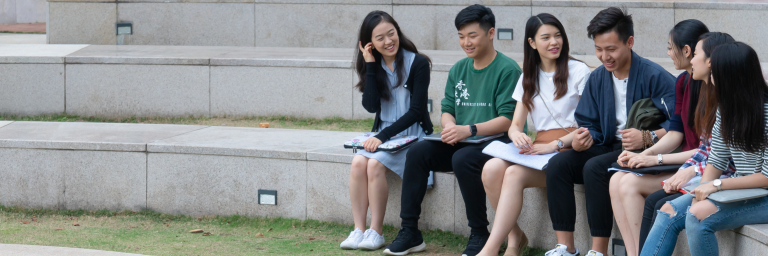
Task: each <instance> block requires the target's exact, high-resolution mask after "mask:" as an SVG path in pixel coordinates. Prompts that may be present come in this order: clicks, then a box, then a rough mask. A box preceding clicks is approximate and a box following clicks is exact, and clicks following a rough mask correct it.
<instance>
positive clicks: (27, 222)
mask: <svg viewBox="0 0 768 256" xmlns="http://www.w3.org/2000/svg"><path fill="white" fill-rule="evenodd" d="M21 224H29V221H24V222H22V223H21Z"/></svg>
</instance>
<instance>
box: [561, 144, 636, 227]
mask: <svg viewBox="0 0 768 256" xmlns="http://www.w3.org/2000/svg"><path fill="white" fill-rule="evenodd" d="M620 154H621V143H614V144H613V145H601V146H592V147H591V148H589V149H587V150H585V151H582V152H578V151H575V150H573V149H571V150H568V151H565V152H562V153H560V154H557V155H555V156H554V157H552V158H551V159H549V163H548V165H547V170H546V174H547V201H548V203H549V218H550V219H551V220H552V227H553V228H554V229H555V230H556V231H569V232H573V231H574V229H575V226H576V197H575V195H574V192H573V185H574V184H584V189H585V194H586V198H587V219H588V220H589V231H590V234H592V236H593V237H610V236H611V229H613V209H612V208H611V195H610V194H609V192H608V184H609V183H610V181H611V176H612V175H613V173H614V172H608V171H607V170H608V168H610V167H611V164H612V163H615V162H616V160H617V159H618V158H619V155H620Z"/></svg>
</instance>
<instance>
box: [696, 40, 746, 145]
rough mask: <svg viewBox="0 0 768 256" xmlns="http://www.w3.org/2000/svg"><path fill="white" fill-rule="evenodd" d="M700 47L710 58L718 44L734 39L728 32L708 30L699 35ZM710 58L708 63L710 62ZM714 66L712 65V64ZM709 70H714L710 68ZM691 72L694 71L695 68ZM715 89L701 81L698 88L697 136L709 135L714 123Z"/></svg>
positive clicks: (731, 41) (715, 112) (715, 107)
mask: <svg viewBox="0 0 768 256" xmlns="http://www.w3.org/2000/svg"><path fill="white" fill-rule="evenodd" d="M699 41H700V43H701V49H702V50H704V57H707V58H710V56H712V52H713V51H714V50H715V48H717V47H718V46H720V45H723V44H727V43H733V42H736V40H734V39H733V37H731V35H729V34H728V33H723V32H709V33H704V34H703V35H701V36H699ZM711 61H712V60H711V59H710V63H711ZM713 67H714V66H713ZM710 70H714V69H712V68H710ZM693 72H696V71H695V70H694V71H693ZM716 94H717V91H716V90H715V89H714V88H713V86H712V85H711V84H707V83H702V86H701V87H700V90H699V103H700V104H697V106H696V112H695V115H696V118H695V120H696V121H695V123H696V124H695V125H696V132H697V133H698V134H699V136H709V135H711V133H712V126H714V125H715V117H716V114H717V104H718V103H717V101H718V98H717V95H716Z"/></svg>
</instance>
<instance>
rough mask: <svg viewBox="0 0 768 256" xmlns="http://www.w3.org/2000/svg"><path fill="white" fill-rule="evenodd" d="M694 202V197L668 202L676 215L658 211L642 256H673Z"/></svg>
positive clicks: (685, 196)
mask: <svg viewBox="0 0 768 256" xmlns="http://www.w3.org/2000/svg"><path fill="white" fill-rule="evenodd" d="M692 201H693V196H691V195H683V196H680V197H678V198H675V199H674V200H672V201H669V202H668V203H669V204H670V205H672V208H673V209H674V211H675V214H669V213H666V212H663V211H661V210H659V211H658V213H657V214H656V221H655V222H653V227H651V231H650V232H649V233H648V238H646V239H645V244H643V250H642V251H641V254H640V256H658V255H664V256H669V255H672V252H674V251H675V244H677V237H678V235H680V232H682V231H683V229H685V223H686V214H685V213H686V212H688V208H690V207H691V202H692ZM681 213H682V214H681ZM694 218H695V217H694ZM694 255H696V254H694Z"/></svg>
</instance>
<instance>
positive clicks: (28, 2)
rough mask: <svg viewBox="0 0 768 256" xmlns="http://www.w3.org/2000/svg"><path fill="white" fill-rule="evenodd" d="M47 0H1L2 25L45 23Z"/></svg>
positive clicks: (0, 22)
mask: <svg viewBox="0 0 768 256" xmlns="http://www.w3.org/2000/svg"><path fill="white" fill-rule="evenodd" d="M47 15H48V5H47V3H46V0H0V24H16V23H38V22H45V20H46V16H47Z"/></svg>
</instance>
